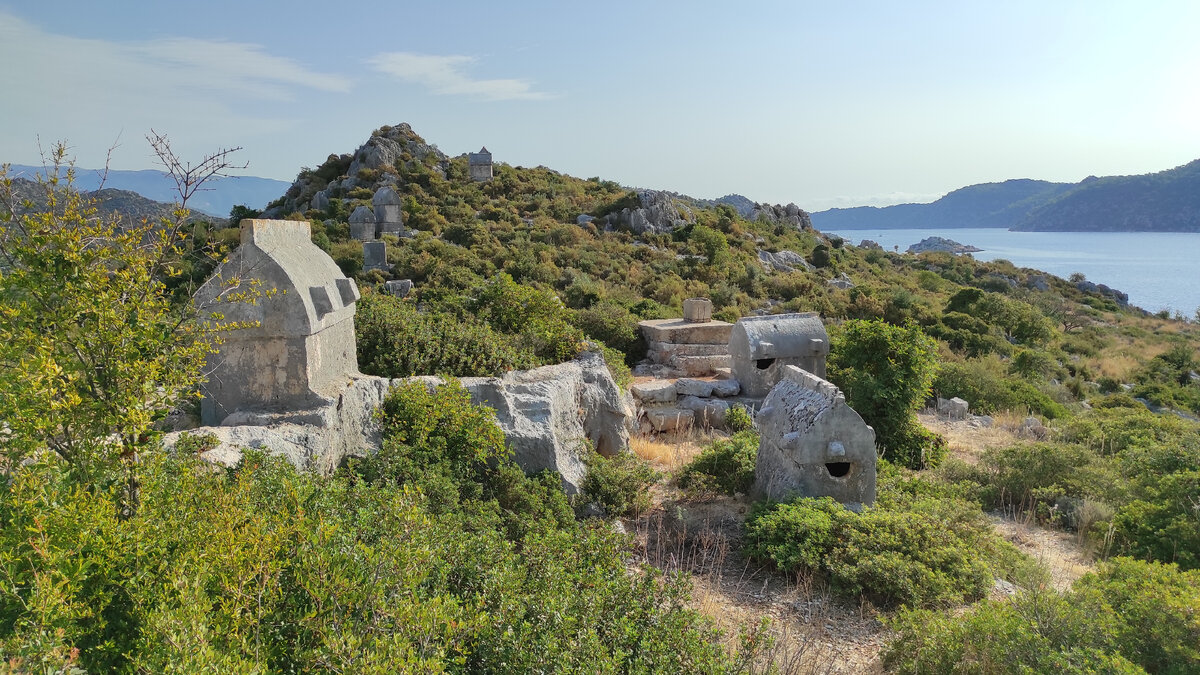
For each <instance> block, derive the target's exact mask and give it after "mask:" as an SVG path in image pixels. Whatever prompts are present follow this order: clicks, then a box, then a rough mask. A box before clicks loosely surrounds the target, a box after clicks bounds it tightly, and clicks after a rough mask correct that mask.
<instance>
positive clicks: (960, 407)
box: [946, 396, 971, 420]
mask: <svg viewBox="0 0 1200 675" xmlns="http://www.w3.org/2000/svg"><path fill="white" fill-rule="evenodd" d="M970 407H971V406H970V404H968V403H967V402H966V401H964V400H962V399H961V398H958V397H957V396H956V397H954V398H952V399H950V405H949V406H947V409H946V415H947V416H949V417H950V419H952V420H965V419H966V418H967V411H968V410H969V409H970Z"/></svg>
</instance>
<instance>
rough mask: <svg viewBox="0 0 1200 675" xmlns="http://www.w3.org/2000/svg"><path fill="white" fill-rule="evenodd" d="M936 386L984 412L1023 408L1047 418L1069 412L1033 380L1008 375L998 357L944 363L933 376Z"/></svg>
mask: <svg viewBox="0 0 1200 675" xmlns="http://www.w3.org/2000/svg"><path fill="white" fill-rule="evenodd" d="M933 390H934V391H935V392H936V393H937V395H938V397H939V398H954V397H958V398H961V399H963V400H964V401H967V402H968V403H970V404H971V409H972V410H974V411H975V412H978V413H981V414H990V413H994V412H998V411H1001V410H1020V409H1023V408H1024V409H1028V410H1029V411H1030V412H1033V413H1035V414H1038V415H1042V416H1043V417H1046V418H1048V419H1057V418H1059V417H1065V416H1066V415H1067V409H1066V408H1065V407H1063V405H1062V404H1061V403H1058V402H1057V401H1054V400H1053V399H1051V398H1050V397H1049V396H1048V395H1046V394H1045V392H1043V391H1041V390H1040V389H1038V388H1037V387H1035V386H1033V384H1031V383H1029V382H1027V381H1025V380H1023V379H1021V378H1018V377H1009V376H1006V375H1005V374H1004V368H1003V366H1002V365H1001V363H1000V361H999V360H997V359H995V357H992V358H990V359H971V360H968V361H947V362H944V363H942V365H941V367H940V368H939V369H938V373H937V377H936V378H934V381H933Z"/></svg>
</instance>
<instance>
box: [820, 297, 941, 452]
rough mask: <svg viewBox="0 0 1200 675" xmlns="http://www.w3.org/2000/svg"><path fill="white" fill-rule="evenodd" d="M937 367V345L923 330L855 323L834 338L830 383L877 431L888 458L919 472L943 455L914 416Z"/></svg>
mask: <svg viewBox="0 0 1200 675" xmlns="http://www.w3.org/2000/svg"><path fill="white" fill-rule="evenodd" d="M936 366H937V361H936V344H935V343H934V341H933V340H932V339H930V338H929V337H928V336H927V335H925V334H924V333H922V332H921V329H920V328H918V327H916V326H906V327H900V326H892V325H889V324H887V323H884V322H882V321H863V320H855V321H847V322H846V323H845V324H844V325H843V326H842V329H841V330H840V331H837V332H835V333H834V335H833V338H832V349H831V352H830V356H829V379H830V380H831V381H832V382H834V383H835V384H837V385H838V386H839V387H841V389H842V391H844V392H845V394H846V401H847V402H848V403H849V404H850V407H852V408H854V409H855V410H856V411H858V413H859V414H860V415H862V417H863V420H864V421H866V423H867V424H869V425H871V426H872V427H874V428H875V438H876V442H877V443H878V444H879V446H880V448H882V449H883V452H884V456H885V457H887V458H888V459H889V460H891V461H893V462H895V463H897V464H900V465H903V466H907V467H910V468H913V469H921V468H925V467H927V466H933V465H935V464H937V462H938V461H940V460H941V457H942V456H943V455H944V454H945V443H944V442H942V443H939V442H938V441H937V437H936V436H935V435H934V434H932V433H930V432H928V431H926V430H925V428H924V427H922V426H921V425H920V423H919V422H917V419H916V416H915V413H916V411H917V410H918V409H920V407H921V406H922V405H923V404H924V402H925V399H926V398H927V397H928V396H929V391H930V385H931V384H932V382H933V376H934V371H935V369H936Z"/></svg>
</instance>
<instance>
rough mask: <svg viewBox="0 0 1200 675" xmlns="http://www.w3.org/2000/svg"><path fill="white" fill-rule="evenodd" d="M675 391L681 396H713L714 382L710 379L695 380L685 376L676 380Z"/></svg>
mask: <svg viewBox="0 0 1200 675" xmlns="http://www.w3.org/2000/svg"><path fill="white" fill-rule="evenodd" d="M675 392H676V393H677V394H679V395H680V396H699V397H701V398H708V397H709V396H712V392H713V383H712V382H709V381H708V380H695V379H692V378H688V377H685V378H682V379H679V380H676V381H675Z"/></svg>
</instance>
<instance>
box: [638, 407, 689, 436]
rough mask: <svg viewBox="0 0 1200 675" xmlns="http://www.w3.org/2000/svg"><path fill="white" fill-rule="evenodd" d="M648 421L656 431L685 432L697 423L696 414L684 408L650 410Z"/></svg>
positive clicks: (647, 414)
mask: <svg viewBox="0 0 1200 675" xmlns="http://www.w3.org/2000/svg"><path fill="white" fill-rule="evenodd" d="M646 419H647V420H649V422H650V426H651V427H653V428H654V430H655V431H684V430H686V429H690V428H691V427H692V424H693V423H694V422H695V413H693V412H692V411H691V410H684V409H682V408H650V409H649V410H647V411H646Z"/></svg>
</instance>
